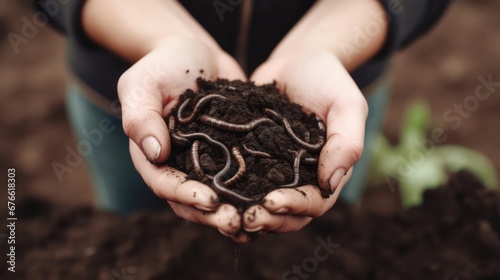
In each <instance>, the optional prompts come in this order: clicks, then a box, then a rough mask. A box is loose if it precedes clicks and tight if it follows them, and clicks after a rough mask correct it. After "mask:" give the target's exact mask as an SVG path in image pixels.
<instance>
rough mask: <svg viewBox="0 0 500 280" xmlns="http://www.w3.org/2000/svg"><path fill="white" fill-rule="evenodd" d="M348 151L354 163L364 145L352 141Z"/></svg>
mask: <svg viewBox="0 0 500 280" xmlns="http://www.w3.org/2000/svg"><path fill="white" fill-rule="evenodd" d="M349 150H350V152H351V154H352V157H353V159H354V160H355V161H358V160H359V159H360V158H361V155H362V154H363V150H364V145H363V141H353V142H351V143H350V147H349Z"/></svg>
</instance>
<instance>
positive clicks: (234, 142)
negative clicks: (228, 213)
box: [166, 79, 327, 206]
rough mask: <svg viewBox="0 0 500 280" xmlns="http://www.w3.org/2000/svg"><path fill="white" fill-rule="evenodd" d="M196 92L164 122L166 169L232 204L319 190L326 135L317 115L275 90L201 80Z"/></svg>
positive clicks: (189, 93) (183, 99)
mask: <svg viewBox="0 0 500 280" xmlns="http://www.w3.org/2000/svg"><path fill="white" fill-rule="evenodd" d="M198 87H199V90H198V92H196V93H195V92H193V91H192V90H187V91H186V92H185V93H184V94H183V95H181V96H180V100H179V103H178V105H177V106H176V107H175V108H174V110H173V112H172V113H171V114H170V115H169V116H168V117H167V118H166V121H167V123H168V125H169V130H170V133H171V135H172V136H171V139H172V143H173V152H172V154H171V156H170V158H169V160H168V162H167V163H168V164H170V165H172V166H174V167H176V168H177V169H179V170H181V171H183V172H185V173H186V174H188V176H189V178H190V179H195V180H199V181H202V182H203V183H206V184H207V185H209V186H211V187H212V188H214V190H215V191H216V192H217V193H218V194H219V196H220V198H221V200H222V201H227V202H230V203H233V204H235V205H242V204H246V205H247V206H248V205H251V204H254V203H257V202H258V201H259V200H260V199H261V198H262V197H263V196H264V195H265V194H267V193H269V192H270V191H272V190H274V189H276V188H285V187H286V188H290V187H297V186H302V185H305V184H313V185H317V176H316V173H317V159H318V156H319V151H320V150H321V148H322V146H323V144H324V142H325V130H324V126H323V123H322V122H321V121H319V120H318V119H317V118H316V117H315V116H314V115H307V114H306V113H304V112H303V111H302V109H301V107H300V106H299V105H297V104H292V103H290V102H289V101H288V99H287V98H286V96H285V95H283V94H280V93H279V91H278V89H277V88H276V87H275V85H272V84H270V85H265V86H255V85H254V84H253V83H250V82H246V83H245V82H241V81H227V80H218V81H216V82H210V81H205V80H201V79H198ZM324 195H327V194H326V193H325V194H324Z"/></svg>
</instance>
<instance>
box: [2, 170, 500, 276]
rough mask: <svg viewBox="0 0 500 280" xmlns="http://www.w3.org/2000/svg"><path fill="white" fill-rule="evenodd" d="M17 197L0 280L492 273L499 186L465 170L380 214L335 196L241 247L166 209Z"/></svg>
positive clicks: (497, 251) (499, 240)
mask: <svg viewBox="0 0 500 280" xmlns="http://www.w3.org/2000/svg"><path fill="white" fill-rule="evenodd" d="M16 204H17V203H16ZM16 206H17V207H16V209H19V212H18V218H19V220H20V221H21V222H19V223H18V224H17V227H18V228H17V233H18V235H17V238H16V273H10V272H8V271H7V270H6V269H2V270H0V278H1V279H105V280H109V279H189V280H191V279H193V280H195V279H252V280H256V279H295V278H294V277H296V278H297V279H302V278H301V277H299V276H298V275H297V274H293V271H294V270H293V267H298V268H300V271H301V273H302V274H303V275H307V276H309V278H308V279H318V280H331V279H349V280H358V279H359V280H392V279H394V280H396V279H397V280H399V279H408V280H413V279H415V280H422V279H430V280H433V279H436V280H444V279H448V280H455V279H456V280H465V279H471V280H472V279H473V280H481V279H484V280H493V279H495V280H496V279H500V266H499V265H498V264H499V263H500V224H499V221H500V195H499V193H498V192H494V191H491V190H486V189H485V188H484V187H483V186H482V185H481V184H480V183H478V182H477V181H476V179H475V178H474V177H472V176H471V175H469V174H468V173H460V174H458V175H456V176H455V177H454V178H453V179H452V180H451V181H450V183H449V184H448V185H447V186H445V187H441V188H439V189H436V190H430V191H427V192H426V194H425V199H424V203H423V204H422V205H421V206H418V207H415V208H412V209H406V210H401V211H399V212H397V213H394V214H390V215H380V214H376V213H375V212H373V211H370V210H366V209H363V208H360V207H359V206H353V207H350V206H346V205H341V204H340V203H337V204H336V205H335V206H334V207H333V209H332V210H331V211H329V212H328V213H327V214H325V215H324V216H323V217H321V218H318V219H315V220H314V221H313V222H312V223H311V225H310V226H308V227H306V228H304V229H303V230H301V231H299V232H295V233H290V234H280V235H268V236H265V237H263V238H261V239H259V240H258V241H257V242H255V243H251V244H246V245H242V246H241V247H238V246H239V245H235V244H234V242H232V241H231V240H230V239H229V238H226V237H223V236H221V235H220V234H219V233H218V232H217V231H215V230H213V229H210V228H207V227H205V226H201V225H196V224H189V223H186V222H184V221H182V220H180V219H178V218H177V217H176V216H175V214H173V213H172V212H171V211H160V212H141V213H137V214H134V215H132V216H128V217H124V216H118V215H112V214H108V213H104V212H102V211H97V210H92V209H90V208H81V207H63V206H58V205H52V204H49V203H47V202H45V201H41V200H39V199H24V200H23V201H19V205H16ZM6 211H7V210H6V209H5V213H6ZM330 245H331V246H330ZM2 246H4V244H3V243H2ZM318 247H319V248H320V249H316V248H318ZM235 248H240V250H241V251H240V253H239V258H238V259H237V260H238V261H237V271H238V273H236V272H235V270H234V266H233V261H234V260H235ZM318 250H319V251H318ZM315 252H316V253H315ZM316 255H317V256H319V259H316V258H315V256H316ZM305 260H307V261H305ZM3 263H4V266H5V264H6V263H5V262H3ZM313 265H314V266H313ZM311 267H315V268H316V269H315V270H311V269H310V268H311ZM304 268H305V269H304ZM288 271H290V272H288ZM295 271H296V270H295ZM307 271H310V272H307ZM7 273H8V274H7ZM285 273H287V276H288V277H284V278H282V275H284V274H285ZM238 274H239V275H238ZM5 277H7V278H5ZM113 277H114V278H113ZM119 277H121V278H119ZM304 279H305V278H304Z"/></svg>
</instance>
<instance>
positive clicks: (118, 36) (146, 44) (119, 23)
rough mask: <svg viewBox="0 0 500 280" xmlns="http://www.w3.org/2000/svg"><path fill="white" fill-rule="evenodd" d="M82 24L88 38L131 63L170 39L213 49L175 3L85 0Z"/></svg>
mask: <svg viewBox="0 0 500 280" xmlns="http://www.w3.org/2000/svg"><path fill="white" fill-rule="evenodd" d="M109 11H112V13H109ZM82 25H83V29H84V31H85V33H86V34H87V36H88V37H89V38H90V39H92V40H93V41H94V42H96V43H97V44H99V45H101V46H103V47H105V48H107V49H109V50H111V51H112V52H114V53H116V54H118V55H120V56H121V57H123V58H124V59H126V60H129V61H131V62H136V61H137V60H139V59H140V58H142V57H143V56H145V55H146V54H148V53H149V52H151V51H152V50H153V49H154V48H155V47H157V46H158V45H161V44H162V42H164V41H166V40H168V39H170V38H192V39H196V40H198V41H203V42H205V44H206V45H209V46H210V47H217V43H216V42H215V41H214V40H213V38H212V37H210V35H209V34H208V33H207V32H206V31H205V30H204V29H203V28H201V27H200V26H199V24H198V23H197V22H196V20H194V19H193V18H192V17H191V15H190V14H189V13H188V12H187V11H186V10H185V9H184V8H183V7H182V6H181V5H180V4H179V3H178V2H177V1H162V0H148V1H139V0H135V1H132V0H130V1H122V0H87V1H86V3H85V4H84V6H83V10H82Z"/></svg>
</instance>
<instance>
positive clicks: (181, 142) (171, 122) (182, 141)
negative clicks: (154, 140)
mask: <svg viewBox="0 0 500 280" xmlns="http://www.w3.org/2000/svg"><path fill="white" fill-rule="evenodd" d="M174 130H175V117H174V116H170V117H169V118H168V132H170V139H171V140H172V143H174V144H175V145H177V146H181V147H186V146H187V145H189V140H187V139H186V138H183V137H180V136H179V135H177V134H176V133H174Z"/></svg>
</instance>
